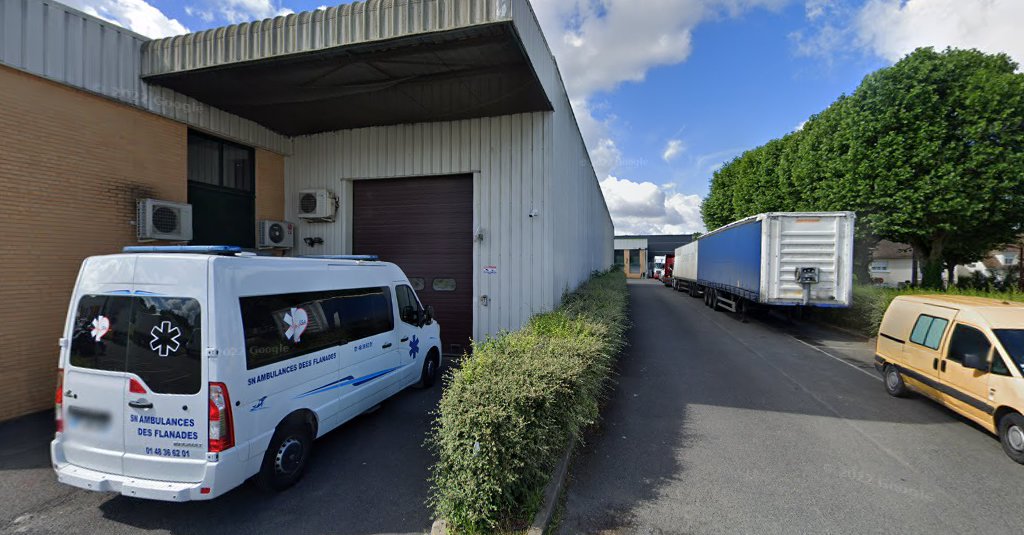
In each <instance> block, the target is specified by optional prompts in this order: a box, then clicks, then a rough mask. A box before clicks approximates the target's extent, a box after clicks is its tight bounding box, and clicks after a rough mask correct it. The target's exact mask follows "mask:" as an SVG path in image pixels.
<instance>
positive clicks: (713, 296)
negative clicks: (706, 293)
mask: <svg viewBox="0 0 1024 535" xmlns="http://www.w3.org/2000/svg"><path fill="white" fill-rule="evenodd" d="M711 310H714V311H718V290H715V291H713V292H711Z"/></svg>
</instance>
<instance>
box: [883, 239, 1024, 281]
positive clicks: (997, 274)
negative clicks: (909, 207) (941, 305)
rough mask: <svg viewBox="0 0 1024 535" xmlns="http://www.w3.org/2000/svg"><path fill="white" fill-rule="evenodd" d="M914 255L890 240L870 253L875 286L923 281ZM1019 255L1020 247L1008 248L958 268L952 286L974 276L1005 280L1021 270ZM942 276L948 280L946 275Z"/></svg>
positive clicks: (901, 244)
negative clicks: (1013, 272) (1015, 270)
mask: <svg viewBox="0 0 1024 535" xmlns="http://www.w3.org/2000/svg"><path fill="white" fill-rule="evenodd" d="M913 251H914V250H913V247H911V246H910V245H909V244H906V243H895V242H891V241H889V240H882V241H880V242H878V245H877V246H876V247H875V249H874V251H873V252H872V253H871V264H870V265H869V267H868V269H869V271H870V272H871V282H872V284H877V285H881V286H889V287H896V286H899V285H901V284H909V283H910V282H911V281H914V280H917V281H920V280H921V277H922V272H921V266H920V264H919V263H915V262H914V252H913ZM1020 252H1021V250H1020V245H1006V246H1004V247H1002V248H1000V249H996V250H994V251H991V252H990V253H989V254H988V256H986V257H985V258H982V259H979V260H978V261H976V262H971V263H969V264H962V265H959V266H956V269H955V270H953V284H956V282H957V281H959V280H960V279H962V278H964V277H973V276H974V274H975V273H980V274H981V275H983V276H985V277H994V278H996V279H1002V278H1004V277H1006V275H1007V273H1008V272H1009V271H1010V270H1011V269H1019V267H1018V266H1020ZM915 268H916V269H917V277H916V278H915V277H914V269H915ZM942 276H943V280H945V279H946V272H945V271H943V274H942Z"/></svg>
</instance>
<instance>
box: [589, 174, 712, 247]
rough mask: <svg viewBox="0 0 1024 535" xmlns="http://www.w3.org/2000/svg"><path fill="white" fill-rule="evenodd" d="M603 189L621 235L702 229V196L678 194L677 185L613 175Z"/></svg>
mask: <svg viewBox="0 0 1024 535" xmlns="http://www.w3.org/2000/svg"><path fill="white" fill-rule="evenodd" d="M601 190H602V191H603V192H604V197H605V200H606V201H607V202H608V210H609V211H610V212H611V214H612V220H613V221H614V222H615V232H616V233H617V234H681V233H689V232H697V231H702V230H703V229H704V224H703V223H702V221H701V217H700V202H701V199H700V196H699V195H686V194H683V193H676V192H675V188H674V186H671V185H670V186H668V187H659V186H658V185H656V184H654V183H652V182H634V181H632V180H628V179H620V178H617V177H614V176H609V177H608V178H605V179H604V180H602V181H601Z"/></svg>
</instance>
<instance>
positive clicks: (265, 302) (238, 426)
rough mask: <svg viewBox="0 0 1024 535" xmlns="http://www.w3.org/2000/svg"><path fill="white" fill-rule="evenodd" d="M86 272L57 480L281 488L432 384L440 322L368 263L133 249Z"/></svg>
mask: <svg viewBox="0 0 1024 535" xmlns="http://www.w3.org/2000/svg"><path fill="white" fill-rule="evenodd" d="M125 253H126V254H117V255H109V256H97V257H91V258H88V259H86V260H85V262H84V263H83V264H82V268H81V271H80V272H79V275H78V282H77V284H76V285H75V290H74V294H73V295H72V298H71V306H70V309H69V311H68V317H67V325H66V327H65V330H64V333H65V334H64V337H63V338H62V339H61V341H60V347H61V349H60V366H59V367H60V370H59V375H58V381H57V393H56V419H57V433H56V437H55V438H54V440H53V442H52V443H51V445H50V453H51V457H52V461H53V467H54V470H55V471H56V473H57V478H58V480H59V481H61V482H62V483H66V484H68V485H73V486H75V487H81V488H84V489H91V490H97V491H110V492H119V493H121V494H124V495H126V496H133V497H139V498H150V499H156V500H167V501H186V500H205V499H210V498H214V497H217V496H219V495H221V494H224V493H225V492H227V491H229V490H231V489H232V488H234V487H236V486H238V485H239V484H241V483H242V482H244V481H245V480H246V479H248V478H250V477H252V476H256V480H257V482H258V484H259V485H260V486H261V487H263V488H266V489H272V490H281V489H284V488H287V487H289V486H291V485H292V484H294V483H295V482H296V481H297V480H298V479H299V477H301V475H302V472H303V469H304V468H305V466H306V462H307V460H308V459H309V454H310V448H311V446H312V443H313V440H314V439H315V438H317V437H320V436H322V435H323V434H325V433H327V432H328V431H331V430H332V429H334V428H336V427H338V426H339V425H341V424H342V423H344V422H346V421H348V420H350V419H351V418H353V417H355V416H357V415H359V414H361V413H363V412H365V411H367V410H369V409H371V408H373V407H375V406H376V405H377V404H379V403H380V402H381V401H383V400H384V399H386V398H388V397H389V396H392V395H394V394H396V393H397V392H399V391H400V390H402V389H404V388H406V387H409V386H412V385H415V384H419V385H420V386H431V385H432V384H433V383H434V381H435V380H436V378H437V374H438V368H439V366H440V355H441V353H440V348H441V341H440V326H439V325H438V323H437V322H436V321H435V320H434V319H433V318H432V316H433V311H432V309H430V308H429V307H427V308H424V307H423V305H422V304H421V303H420V302H419V300H418V298H417V297H416V292H414V291H413V289H412V287H411V285H410V284H409V281H408V279H407V278H406V276H405V274H404V273H402V270H401V269H399V268H398V267H397V266H395V265H394V264H390V263H386V262H379V261H375V260H373V259H371V258H346V257H325V258H317V259H312V258H278V257H264V256H255V255H251V254H246V253H241V252H240V249H238V248H233V247H223V246H221V247H198V246H194V247H189V246H179V247H132V248H126V250H125Z"/></svg>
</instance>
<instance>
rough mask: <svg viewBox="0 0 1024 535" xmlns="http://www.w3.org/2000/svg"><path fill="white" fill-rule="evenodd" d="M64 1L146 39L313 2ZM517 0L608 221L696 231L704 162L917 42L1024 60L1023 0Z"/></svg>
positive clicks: (785, 125) (728, 154)
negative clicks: (534, 22) (551, 57)
mask: <svg viewBox="0 0 1024 535" xmlns="http://www.w3.org/2000/svg"><path fill="white" fill-rule="evenodd" d="M424 1H432V0H424ZM65 2H66V3H69V4H71V5H73V6H75V7H78V8H79V9H82V10H84V11H86V12H88V13H91V14H94V15H98V16H101V17H103V18H106V19H108V20H112V21H114V22H117V23H119V24H121V25H122V26H126V27H128V28H131V29H133V30H135V31H137V32H139V33H142V34H144V35H148V36H151V37H161V36H165V35H173V34H178V33H184V32H187V31H197V30H202V29H207V28H211V27H217V26H222V25H225V24H230V23H236V22H242V21H246V20H256V19H261V18H266V17H272V16H275V15H279V14H287V13H290V12H298V11H305V10H311V9H317V8H318V7H321V6H323V5H324V3H325V2H324V1H323V0H183V1H172V0H65ZM337 3H339V2H337V1H334V2H327V4H329V5H337ZM341 3H347V2H341ZM531 3H532V5H533V7H534V10H535V11H536V13H537V16H538V19H539V20H540V22H541V26H542V27H543V29H544V33H545V36H546V37H547V40H548V43H549V45H550V46H551V48H552V51H553V52H554V54H555V57H556V59H557V60H558V63H559V67H560V69H561V71H562V75H563V79H564V80H565V83H566V86H567V90H568V93H569V97H570V100H571V101H572V103H573V108H574V110H575V112H576V116H577V120H578V121H579V123H580V128H581V131H582V133H583V136H584V139H585V141H586V143H587V146H588V148H589V149H590V152H591V158H592V160H593V162H594V167H595V170H596V172H597V175H598V179H599V180H600V181H601V186H602V189H603V191H604V193H605V198H606V200H607V202H608V205H609V209H610V210H611V212H612V217H613V219H614V221H615V225H616V230H617V232H619V233H670V232H692V231H696V230H703V226H702V223H701V221H700V217H699V206H700V200H701V198H702V197H703V196H704V195H706V193H707V188H708V181H709V179H710V178H711V175H712V173H713V171H714V170H715V169H716V168H717V167H718V166H721V165H722V164H723V163H724V162H726V161H728V160H729V159H731V158H733V157H735V156H736V155H738V154H740V153H741V152H743V151H744V150H746V149H750V148H753V147H756V146H758V145H761V144H763V143H765V142H767V141H768V140H770V139H772V138H776V137H779V136H782V135H784V134H786V133H787V132H791V131H793V130H794V129H797V128H799V126H800V125H801V123H802V122H803V121H805V120H806V119H807V118H808V117H809V116H810V115H811V114H814V113H816V112H818V111H821V110H822V109H824V108H825V107H827V106H828V105H829V104H830V103H831V102H832V101H834V100H835V99H836V97H838V96H839V95H840V94H843V93H849V92H851V91H853V90H854V89H855V88H856V87H857V85H858V84H859V83H860V80H861V79H862V78H863V77H864V75H866V74H867V73H869V72H872V71H874V70H876V69H878V68H881V67H885V66H887V65H890V64H892V63H893V62H894V61H896V60H897V59H899V58H900V57H902V56H903V55H904V54H906V53H907V52H910V51H911V50H913V49H914V48H916V47H918V46H936V47H940V48H944V47H946V46H958V47H973V48H979V49H981V50H984V51H986V52H1007V53H1009V54H1010V55H1011V56H1012V57H1014V58H1015V59H1016V60H1017V61H1018V62H1021V61H1022V60H1024V31H1021V26H1020V25H1021V23H1022V21H1024V0H531Z"/></svg>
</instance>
